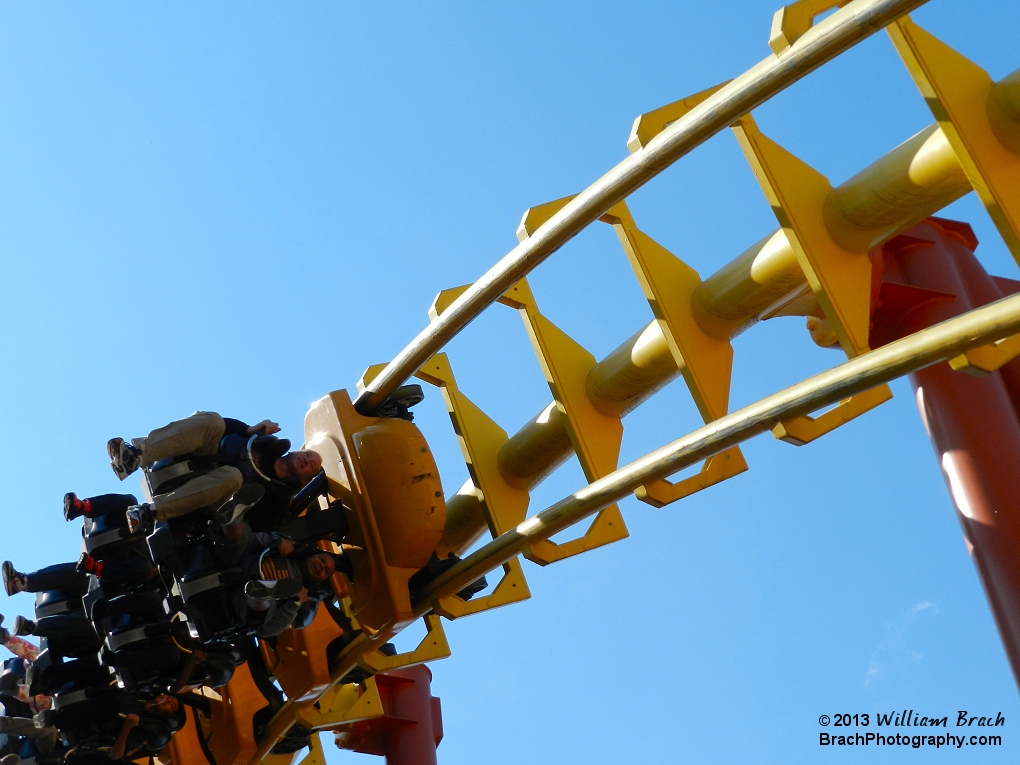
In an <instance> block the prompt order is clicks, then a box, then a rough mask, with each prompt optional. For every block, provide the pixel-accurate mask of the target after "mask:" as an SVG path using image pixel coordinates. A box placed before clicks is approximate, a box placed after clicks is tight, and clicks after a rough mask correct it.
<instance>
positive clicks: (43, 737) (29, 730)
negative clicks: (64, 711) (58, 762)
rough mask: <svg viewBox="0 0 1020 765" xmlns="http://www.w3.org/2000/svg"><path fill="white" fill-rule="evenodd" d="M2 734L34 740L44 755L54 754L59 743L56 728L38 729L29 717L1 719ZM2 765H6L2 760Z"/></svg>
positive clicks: (0, 761) (0, 728)
mask: <svg viewBox="0 0 1020 765" xmlns="http://www.w3.org/2000/svg"><path fill="white" fill-rule="evenodd" d="M0 733H6V734H8V735H11V736H24V737H25V738H34V739H35V740H36V744H37V745H38V746H39V751H41V752H43V753H44V754H47V753H49V752H52V751H53V747H54V746H55V745H56V743H57V729H56V728H54V727H53V726H52V725H51V726H50V727H48V728H37V727H35V722H34V721H33V720H32V719H31V718H29V717H0ZM19 762H20V760H19ZM0 765H4V760H0Z"/></svg>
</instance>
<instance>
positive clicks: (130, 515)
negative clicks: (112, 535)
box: [124, 504, 156, 534]
mask: <svg viewBox="0 0 1020 765" xmlns="http://www.w3.org/2000/svg"><path fill="white" fill-rule="evenodd" d="M124 517H125V518H127V526H128V531H129V532H130V533H132V534H137V533H138V532H140V531H144V530H145V529H146V528H148V527H149V526H151V525H152V523H153V521H155V520H156V513H155V511H154V510H153V509H152V505H145V504H142V505H131V507H129V508H128V509H127V511H126V512H125V513H124Z"/></svg>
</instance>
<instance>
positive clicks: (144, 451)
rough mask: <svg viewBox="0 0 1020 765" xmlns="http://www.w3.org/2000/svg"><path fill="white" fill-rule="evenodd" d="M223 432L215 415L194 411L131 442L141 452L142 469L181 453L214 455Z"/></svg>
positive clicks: (219, 420) (223, 424)
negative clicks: (188, 415)
mask: <svg viewBox="0 0 1020 765" xmlns="http://www.w3.org/2000/svg"><path fill="white" fill-rule="evenodd" d="M225 431H226V423H224V422H223V418H222V417H220V416H219V415H218V414H216V412H195V413H194V414H193V415H191V416H190V417H186V418H185V419H183V420H177V421H176V422H171V423H170V424H169V425H166V426H165V427H162V428H158V429H156V430H154V431H152V432H151V433H149V435H148V436H146V437H145V438H135V439H132V441H131V443H132V444H133V445H134V447H135V448H136V449H138V451H139V452H141V454H140V457H141V462H142V465H143V466H144V465H151V464H152V463H154V462H158V461H159V460H163V459H167V458H169V457H180V456H181V455H183V454H191V453H194V454H203V455H205V454H215V453H216V452H217V451H219V446H220V439H221V438H223V433H224V432H225Z"/></svg>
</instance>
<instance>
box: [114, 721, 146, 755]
mask: <svg viewBox="0 0 1020 765" xmlns="http://www.w3.org/2000/svg"><path fill="white" fill-rule="evenodd" d="M139 719H140V718H139V717H138V715H136V714H135V713H134V712H132V713H131V714H129V715H127V716H126V717H125V718H124V724H123V725H121V726H120V733H118V734H117V740H116V741H114V742H113V748H112V749H111V750H110V759H111V760H113V761H114V762H117V760H121V759H123V758H124V750H125V749H126V748H127V738H128V735H129V734H130V733H131V730H132V729H133V728H134V727H135V726H136V725H138V722H139Z"/></svg>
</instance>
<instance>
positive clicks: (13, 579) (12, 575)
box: [0, 560, 28, 595]
mask: <svg viewBox="0 0 1020 765" xmlns="http://www.w3.org/2000/svg"><path fill="white" fill-rule="evenodd" d="M0 575H2V576H3V580H4V590H5V591H6V592H7V594H8V595H16V594H17V593H19V592H24V591H25V590H26V589H27V588H28V577H27V576H25V575H24V574H22V573H21V572H20V571H18V570H17V569H16V568H14V564H13V563H11V562H10V561H9V560H5V561H4V562H3V565H2V566H0Z"/></svg>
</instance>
